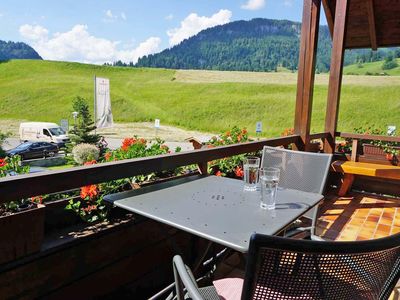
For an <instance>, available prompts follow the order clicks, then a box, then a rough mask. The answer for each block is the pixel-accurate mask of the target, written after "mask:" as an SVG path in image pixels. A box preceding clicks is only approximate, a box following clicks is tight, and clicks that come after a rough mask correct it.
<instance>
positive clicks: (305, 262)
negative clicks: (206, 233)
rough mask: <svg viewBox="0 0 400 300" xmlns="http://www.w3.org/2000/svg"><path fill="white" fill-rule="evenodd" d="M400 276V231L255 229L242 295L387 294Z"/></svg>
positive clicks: (363, 296)
mask: <svg viewBox="0 0 400 300" xmlns="http://www.w3.org/2000/svg"><path fill="white" fill-rule="evenodd" d="M399 276H400V234H396V235H393V236H391V237H387V238H382V239H377V240H370V241H357V242H327V241H324V242H318V241H310V240H294V239H287V238H282V237H277V236H266V235H261V234H254V235H253V236H252V237H251V241H250V248H249V255H248V262H247V266H246V275H245V279H244V285H243V292H242V300H250V299H277V300H279V299H341V300H346V299H349V300H350V299H351V300H352V299H366V300H368V299H387V298H388V297H389V295H390V293H391V291H392V290H393V288H394V287H395V285H396V283H397V281H398V280H399Z"/></svg>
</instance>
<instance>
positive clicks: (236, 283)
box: [213, 278, 243, 300]
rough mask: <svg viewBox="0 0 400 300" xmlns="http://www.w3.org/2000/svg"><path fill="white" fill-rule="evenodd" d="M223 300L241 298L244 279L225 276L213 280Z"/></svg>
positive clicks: (238, 299) (237, 299)
mask: <svg viewBox="0 0 400 300" xmlns="http://www.w3.org/2000/svg"><path fill="white" fill-rule="evenodd" d="M213 284H214V287H215V289H216V290H217V294H218V296H219V298H220V299H221V300H240V298H241V296H242V288H243V279H242V278H225V279H220V280H216V281H214V282H213Z"/></svg>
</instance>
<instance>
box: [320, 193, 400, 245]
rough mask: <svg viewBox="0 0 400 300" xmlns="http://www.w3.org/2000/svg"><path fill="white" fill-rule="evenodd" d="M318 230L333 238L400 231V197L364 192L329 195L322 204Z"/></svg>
mask: <svg viewBox="0 0 400 300" xmlns="http://www.w3.org/2000/svg"><path fill="white" fill-rule="evenodd" d="M317 228H318V229H317V234H318V235H320V236H322V237H324V238H326V239H331V240H337V241H355V240H367V239H376V238H381V237H385V236H388V235H391V234H395V233H398V232H400V199H399V198H392V197H384V196H377V195H372V194H364V193H351V194H349V196H347V197H338V196H335V195H334V194H331V195H328V196H327V198H326V200H325V202H324V204H323V205H322V206H321V207H320V217H319V221H318V223H317Z"/></svg>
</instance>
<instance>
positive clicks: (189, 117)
mask: <svg viewBox="0 0 400 300" xmlns="http://www.w3.org/2000/svg"><path fill="white" fill-rule="evenodd" d="M0 74H1V75H0V111H1V114H0V119H2V120H30V121H53V122H59V120H60V119H62V118H69V119H70V121H71V123H72V120H71V119H72V117H71V111H72V108H71V106H72V101H73V99H74V97H75V96H78V95H79V96H82V97H85V98H86V99H88V101H89V103H90V104H91V103H92V101H93V76H94V75H96V76H100V77H107V78H110V82H111V99H112V108H113V114H114V120H115V121H116V122H147V121H153V120H154V119H155V118H158V119H161V124H169V125H173V126H177V127H181V128H185V129H191V130H200V131H205V132H215V133H218V132H221V131H224V130H227V129H228V128H230V127H231V126H233V125H237V126H240V127H247V128H248V129H249V131H250V133H251V134H254V131H255V123H256V122H257V121H263V130H264V135H265V136H278V135H280V134H281V132H282V131H283V130H284V129H285V128H289V127H293V119H294V106H295V100H296V78H297V75H296V74H294V73H251V72H213V71H175V70H166V69H149V68H121V67H108V66H97V65H87V64H79V63H68V62H51V61H34V60H11V61H8V62H3V63H0ZM327 79H328V77H327V75H326V74H325V75H318V76H317V78H316V87H315V91H314V111H313V122H312V130H313V132H318V131H321V130H323V125H324V124H323V122H324V119H325V107H326V95H327ZM366 124H374V125H376V126H379V127H382V128H384V127H385V126H387V125H392V124H393V125H397V126H398V127H400V77H395V76H348V77H347V76H346V77H345V80H344V85H343V88H342V99H341V109H340V116H339V130H341V131H352V130H353V128H354V127H359V126H363V125H366Z"/></svg>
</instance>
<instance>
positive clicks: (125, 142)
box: [121, 138, 136, 151]
mask: <svg viewBox="0 0 400 300" xmlns="http://www.w3.org/2000/svg"><path fill="white" fill-rule="evenodd" d="M135 143H136V139H135V138H125V139H124V140H123V141H122V146H121V149H122V150H123V151H128V149H129V147H130V146H132V145H133V144H135Z"/></svg>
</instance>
